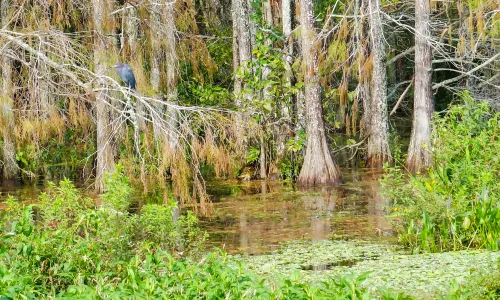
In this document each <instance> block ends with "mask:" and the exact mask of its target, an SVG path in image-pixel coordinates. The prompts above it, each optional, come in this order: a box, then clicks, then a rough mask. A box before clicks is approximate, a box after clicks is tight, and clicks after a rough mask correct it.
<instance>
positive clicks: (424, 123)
mask: <svg viewBox="0 0 500 300" xmlns="http://www.w3.org/2000/svg"><path fill="white" fill-rule="evenodd" d="M429 42H430V6H429V2H428V1H427V0H416V1H415V96H414V100H413V127H412V131H411V140H410V146H409V148H408V159H407V161H406V166H407V169H408V170H409V171H410V172H413V173H416V172H419V171H423V170H425V169H426V168H427V167H429V166H430V165H431V163H432V152H431V119H432V113H433V111H434V101H433V99H432V73H431V72H432V54H431V46H430V44H429Z"/></svg>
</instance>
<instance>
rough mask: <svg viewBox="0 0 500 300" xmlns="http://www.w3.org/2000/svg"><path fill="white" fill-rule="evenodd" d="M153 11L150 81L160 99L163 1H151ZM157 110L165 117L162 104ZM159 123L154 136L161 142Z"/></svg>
mask: <svg viewBox="0 0 500 300" xmlns="http://www.w3.org/2000/svg"><path fill="white" fill-rule="evenodd" d="M150 10H151V15H150V17H151V24H150V26H151V72H150V81H151V88H152V90H153V93H154V97H155V98H157V99H160V98H161V97H160V63H161V60H162V58H161V55H162V52H161V41H162V40H163V39H164V38H163V34H162V28H161V22H162V21H161V18H162V11H163V4H162V2H161V0H151V1H150ZM154 106H155V110H156V113H157V114H158V116H157V117H162V116H163V105H161V103H155V104H154ZM158 124H159V122H153V134H154V137H155V140H156V141H160V140H161V136H162V134H161V129H160V127H159V125H158Z"/></svg>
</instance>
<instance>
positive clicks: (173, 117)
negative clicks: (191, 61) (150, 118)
mask: <svg viewBox="0 0 500 300" xmlns="http://www.w3.org/2000/svg"><path fill="white" fill-rule="evenodd" d="M165 2H166V7H165V21H166V24H165V40H166V41H167V43H166V49H165V54H166V59H165V61H166V65H167V91H168V94H167V102H168V103H169V104H177V52H176V50H175V43H176V39H175V31H176V28H175V13H174V3H173V2H168V1H165ZM166 117H167V123H168V124H169V133H168V143H169V145H170V148H171V149H174V148H176V147H177V145H178V143H179V134H178V131H179V115H178V113H177V110H176V109H174V108H172V107H171V106H168V107H167V112H166Z"/></svg>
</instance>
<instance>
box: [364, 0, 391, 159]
mask: <svg viewBox="0 0 500 300" xmlns="http://www.w3.org/2000/svg"><path fill="white" fill-rule="evenodd" d="M368 1H369V14H368V16H369V17H368V19H369V22H370V38H371V46H372V55H373V72H372V87H371V99H370V101H369V106H370V109H369V111H370V114H369V115H368V117H369V118H371V120H370V122H369V123H370V125H369V127H368V130H369V132H368V153H367V164H366V165H367V167H370V168H381V167H382V166H383V165H384V163H385V162H389V161H391V151H390V149H389V122H388V113H387V70H386V53H385V47H384V40H383V37H384V32H383V27H382V20H381V18H380V2H379V1H380V0H368Z"/></svg>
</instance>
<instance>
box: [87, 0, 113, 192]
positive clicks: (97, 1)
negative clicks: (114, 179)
mask: <svg viewBox="0 0 500 300" xmlns="http://www.w3.org/2000/svg"><path fill="white" fill-rule="evenodd" d="M106 4H108V3H106V0H92V7H93V15H92V16H93V21H94V67H95V73H96V75H97V79H96V85H98V86H99V85H100V86H104V85H105V82H104V81H103V79H100V76H105V75H107V72H106V69H107V66H106V52H107V49H106V48H107V47H106V44H107V42H106V36H105V30H104V24H105V18H106V16H107V14H108V10H107V9H106V6H107V5H106ZM108 5H109V4H108ZM106 93H107V92H106V91H103V90H101V91H98V92H97V93H96V104H95V105H96V119H97V170H96V189H97V191H99V192H102V191H103V190H104V182H103V179H104V175H105V173H106V172H111V171H113V170H114V163H115V162H114V157H113V148H112V140H113V139H112V134H111V127H110V126H111V125H110V120H109V112H108V110H107V105H106V96H107V95H106Z"/></svg>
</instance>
